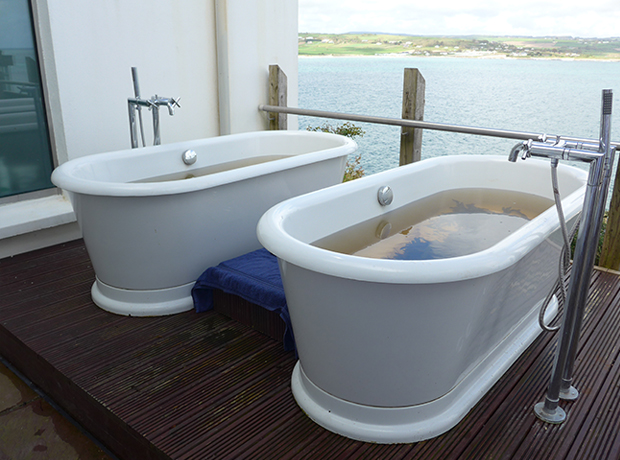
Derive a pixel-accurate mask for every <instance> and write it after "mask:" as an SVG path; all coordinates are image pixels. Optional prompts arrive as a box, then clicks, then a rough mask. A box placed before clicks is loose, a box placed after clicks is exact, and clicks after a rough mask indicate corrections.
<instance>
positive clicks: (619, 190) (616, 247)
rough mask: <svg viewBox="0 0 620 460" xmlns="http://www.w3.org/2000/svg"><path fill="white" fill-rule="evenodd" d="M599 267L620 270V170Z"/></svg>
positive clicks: (618, 170)
mask: <svg viewBox="0 0 620 460" xmlns="http://www.w3.org/2000/svg"><path fill="white" fill-rule="evenodd" d="M598 264H599V266H601V267H604V268H611V269H612V270H620V168H618V169H617V170H616V178H615V180H614V190H613V193H612V195H611V203H610V205H609V214H608V215H607V226H606V228H605V238H604V239H603V248H602V249H601V258H600V260H599V263H598Z"/></svg>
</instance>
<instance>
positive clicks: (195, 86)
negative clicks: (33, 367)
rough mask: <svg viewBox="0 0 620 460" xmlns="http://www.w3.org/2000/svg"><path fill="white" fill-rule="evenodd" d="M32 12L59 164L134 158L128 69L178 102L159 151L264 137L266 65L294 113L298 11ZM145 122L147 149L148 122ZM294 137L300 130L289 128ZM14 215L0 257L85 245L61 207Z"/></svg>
mask: <svg viewBox="0 0 620 460" xmlns="http://www.w3.org/2000/svg"><path fill="white" fill-rule="evenodd" d="M32 5H33V12H34V17H35V29H36V34H37V37H38V43H39V48H40V50H39V51H40V55H41V65H42V69H43V70H42V71H43V82H44V92H45V95H46V101H47V106H48V112H49V122H50V126H51V137H52V144H53V149H54V154H55V160H56V162H57V163H63V162H65V161H67V160H70V159H73V158H78V157H81V156H84V155H89V154H93V153H100V152H106V151H112V150H119V149H126V148H129V147H130V136H129V121H128V109H127V98H128V97H133V94H134V93H133V85H132V79H131V67H137V68H138V73H139V80H140V90H141V97H142V98H143V99H145V98H150V97H151V96H153V95H155V94H157V95H159V96H164V97H181V101H180V103H181V108H179V109H176V112H175V115H174V116H173V117H171V116H169V115H168V112H167V110H166V109H165V108H162V109H160V126H161V141H162V143H163V144H167V143H171V142H176V141H183V140H191V139H198V138H204V137H212V136H217V135H219V134H227V133H237V132H245V131H253V130H262V129H265V128H266V126H267V124H266V114H264V113H260V112H259V111H258V105H259V104H261V103H266V102H267V97H268V84H267V76H268V66H269V64H280V66H281V67H282V68H283V69H284V71H285V72H286V74H287V76H288V82H289V105H296V104H297V0H104V1H85V0H32ZM216 12H217V14H216ZM218 39H219V42H218ZM218 53H220V55H219V57H218ZM218 65H219V66H220V67H219V69H218ZM218 70H219V72H218ZM220 108H222V111H220ZM220 112H221V113H222V115H221V114H220ZM142 113H143V118H144V121H145V128H146V129H145V132H146V138H147V144H149V145H150V144H152V139H153V138H152V119H151V113H150V112H149V111H146V110H143V111H142ZM220 123H221V124H222V126H221V127H220ZM289 127H290V128H292V129H295V128H296V124H295V123H294V121H293V123H291V122H289ZM51 205H52V206H53V207H54V209H58V211H57V212H56V211H55V212H54V213H52V214H54V215H51V214H50V212H49V209H51V208H50V206H51ZM16 206H18V207H19V212H12V210H13V208H16ZM16 209H17V208H16ZM9 214H11V215H15V216H16V217H15V219H16V221H15V222H10V221H9V220H7V219H5V218H3V219H0V257H5V256H7V255H12V254H16V253H19V252H23V251H25V250H32V249H35V248H36V247H42V246H45V245H50V244H55V243H57V242H60V241H63V240H69V239H73V238H76V237H77V236H79V235H78V233H77V231H76V228H77V227H76V226H75V223H74V222H73V219H68V216H69V215H70V214H71V207H70V205H69V203H68V201H67V200H65V199H63V198H62V197H52V198H46V199H39V200H32V204H26V205H24V204H23V203H22V204H19V205H13V204H6V205H2V206H0V217H3V216H6V215H9ZM68 220H71V221H72V222H69V223H67V221H68ZM63 226H64V227H66V231H64V232H63V231H62V230H61V228H60V227H63ZM18 229H22V230H18ZM23 229H38V230H29V231H26V230H23ZM24 232H25V233H24ZM46 232H47V233H48V234H49V235H53V236H52V237H45V235H44V233H46ZM9 243H10V244H9Z"/></svg>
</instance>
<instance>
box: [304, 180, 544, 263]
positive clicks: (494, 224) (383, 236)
mask: <svg viewBox="0 0 620 460" xmlns="http://www.w3.org/2000/svg"><path fill="white" fill-rule="evenodd" d="M552 205H553V201H552V200H550V199H548V198H544V197H540V196H537V195H532V194H527V193H521V192H511V191H505V190H495V189H457V190H447V191H443V192H440V193H437V194H434V195H430V196H428V197H425V198H423V199H421V200H418V201H415V202H413V203H411V204H408V205H406V206H403V207H401V208H399V209H396V210H394V211H391V212H390V213H387V214H384V215H382V216H380V217H377V218H375V219H370V220H368V221H366V222H363V223H361V224H358V225H356V226H353V227H350V228H348V229H345V230H342V231H340V232H337V233H335V234H333V235H330V236H328V237H326V238H323V239H321V240H319V241H316V242H315V243H314V245H315V246H318V247H321V248H323V249H328V250H331V251H336V252H340V253H344V254H352V255H356V256H361V257H372V258H380V259H394V260H429V259H445V258H450V257H458V256H464V255H467V254H473V253H475V252H479V251H482V250H484V249H487V248H489V247H491V246H493V245H495V244H496V243H498V242H499V241H501V240H502V239H504V238H506V237H507V236H509V235H510V234H511V233H512V232H514V231H516V230H517V229H519V228H520V227H521V226H522V225H524V224H525V223H527V222H528V221H529V220H531V219H533V218H534V217H536V216H537V215H539V214H540V213H542V212H543V211H545V210H546V209H548V208H549V207H550V206H552Z"/></svg>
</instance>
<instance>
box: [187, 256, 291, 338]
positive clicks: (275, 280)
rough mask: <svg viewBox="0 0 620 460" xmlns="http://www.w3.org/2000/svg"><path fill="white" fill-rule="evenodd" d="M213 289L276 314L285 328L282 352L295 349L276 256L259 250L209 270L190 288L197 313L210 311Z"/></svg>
mask: <svg viewBox="0 0 620 460" xmlns="http://www.w3.org/2000/svg"><path fill="white" fill-rule="evenodd" d="M213 289H220V290H222V291H224V292H226V293H228V294H233V295H236V296H239V297H241V298H243V299H245V300H247V301H248V302H251V303H253V304H256V305H259V306H261V307H263V308H265V309H267V310H269V311H275V312H277V313H279V315H280V318H282V320H283V321H284V323H285V325H286V329H285V333H284V337H283V340H282V342H283V344H284V349H285V350H295V338H294V336H293V327H292V326H291V317H290V316H289V313H288V308H287V306H286V297H285V296H284V287H283V286H282V278H281V277H280V269H279V267H278V258H277V257H276V256H274V255H273V254H271V253H270V252H269V251H267V250H266V249H259V250H257V251H253V252H250V253H248V254H244V255H242V256H239V257H235V258H234V259H230V260H227V261H225V262H222V263H221V264H219V265H218V266H216V267H210V268H208V269H207V270H206V271H205V272H204V273H203V274H202V275H200V277H199V278H198V280H197V281H196V284H195V285H194V287H193V288H192V298H193V299H194V308H195V310H196V311H197V312H203V311H207V310H211V309H212V308H213Z"/></svg>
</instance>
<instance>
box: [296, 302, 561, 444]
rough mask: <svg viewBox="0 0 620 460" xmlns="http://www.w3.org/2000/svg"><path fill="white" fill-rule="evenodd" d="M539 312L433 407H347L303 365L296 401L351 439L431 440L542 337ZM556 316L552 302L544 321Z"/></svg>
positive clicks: (298, 374)
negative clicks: (310, 374) (310, 376)
mask: <svg viewBox="0 0 620 460" xmlns="http://www.w3.org/2000/svg"><path fill="white" fill-rule="evenodd" d="M539 307H540V303H539V304H538V305H537V306H536V307H535V308H534V309H532V310H531V311H530V314H529V315H527V317H526V318H525V319H524V320H522V321H521V322H520V323H519V325H518V326H516V327H515V328H514V329H513V330H512V332H511V333H510V334H509V335H508V336H507V337H506V338H505V340H504V341H503V342H502V343H501V344H499V345H498V346H497V347H496V348H495V349H494V350H491V351H490V352H489V354H488V355H487V356H486V358H485V359H483V360H482V361H481V362H480V363H479V364H478V365H477V366H476V367H475V368H474V369H473V370H472V371H471V372H470V373H469V374H467V375H466V376H465V377H464V378H463V379H461V381H460V382H459V383H458V384H457V385H456V386H455V387H454V388H453V389H452V390H451V391H449V392H448V393H447V394H445V395H444V396H442V397H440V398H438V399H435V400H433V401H429V402H427V403H424V404H419V405H414V406H404V407H377V406H367V405H363V404H357V403H354V402H350V401H346V400H345V399H342V398H339V397H336V396H334V395H331V394H329V393H327V392H325V391H324V390H322V389H321V388H319V387H318V386H316V385H315V384H314V383H313V382H312V381H311V380H310V378H308V376H307V375H306V374H305V372H304V370H303V367H302V363H301V361H298V362H297V364H296V365H295V368H294V370H293V375H292V379H291V388H292V391H293V395H294V397H295V400H296V401H297V404H298V405H299V406H300V407H301V408H302V409H303V410H304V412H305V413H306V414H307V415H308V416H309V417H310V418H311V419H312V420H314V421H315V422H316V423H318V424H319V425H321V426H322V427H324V428H326V429H328V430H330V431H333V432H334V433H337V434H340V435H343V436H346V437H349V438H352V439H356V440H359V441H365V442H376V443H381V444H392V443H411V442H418V441H423V440H425V439H430V438H433V437H435V436H438V435H440V434H442V433H445V432H446V431H448V430H449V429H450V428H452V427H454V426H455V425H456V424H457V423H459V422H460V421H461V419H462V418H463V417H465V415H466V414H467V412H469V410H471V409H472V408H473V407H474V405H475V404H476V403H477V402H478V401H479V400H480V399H481V398H482V397H483V396H484V395H485V394H486V392H487V391H489V390H490V389H491V387H492V386H493V385H494V384H495V383H496V382H497V381H498V380H499V379H500V377H501V376H502V375H503V374H504V373H505V372H506V371H507V370H508V368H509V367H510V366H511V365H512V364H513V363H514V362H515V361H516V360H517V358H518V357H519V356H520V355H521V353H523V352H524V351H525V350H526V349H527V347H528V346H529V345H530V344H531V343H532V342H533V341H534V339H535V338H536V337H537V336H538V335H539V334H540V332H541V331H542V330H541V329H540V327H539V325H538V310H539ZM557 311H558V303H557V299H555V297H554V298H553V300H552V302H551V304H550V305H549V308H548V309H547V312H546V314H545V321H546V322H547V323H548V322H549V321H551V320H552V319H553V318H554V317H555V315H556V314H557Z"/></svg>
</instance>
